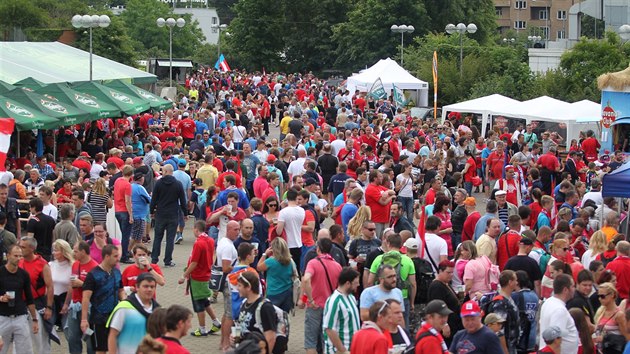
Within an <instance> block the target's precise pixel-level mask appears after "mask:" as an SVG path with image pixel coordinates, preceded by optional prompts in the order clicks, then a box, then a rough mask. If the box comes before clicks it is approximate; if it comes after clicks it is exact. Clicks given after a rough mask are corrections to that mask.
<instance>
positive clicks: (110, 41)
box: [74, 14, 138, 67]
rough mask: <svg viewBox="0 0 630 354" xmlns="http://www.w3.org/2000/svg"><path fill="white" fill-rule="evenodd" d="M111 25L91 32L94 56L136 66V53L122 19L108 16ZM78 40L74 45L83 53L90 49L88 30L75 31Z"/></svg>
mask: <svg viewBox="0 0 630 354" xmlns="http://www.w3.org/2000/svg"><path fill="white" fill-rule="evenodd" d="M109 16H110V18H111V20H112V23H111V24H110V25H109V27H107V28H95V29H93V30H92V51H93V53H94V54H96V55H100V56H102V57H105V58H108V59H111V60H114V61H117V62H120V63H123V64H125V65H129V66H133V67H135V66H136V60H137V59H138V57H137V53H136V51H135V49H134V47H133V45H132V43H133V41H132V40H131V38H129V36H128V35H127V31H126V28H125V25H124V22H123V21H122V19H121V18H120V17H118V16H112V15H111V14H109ZM76 31H77V34H78V38H77V41H76V42H75V43H74V45H75V46H76V47H77V48H80V49H83V50H85V51H87V50H89V49H90V34H89V29H86V28H81V29H77V30H76Z"/></svg>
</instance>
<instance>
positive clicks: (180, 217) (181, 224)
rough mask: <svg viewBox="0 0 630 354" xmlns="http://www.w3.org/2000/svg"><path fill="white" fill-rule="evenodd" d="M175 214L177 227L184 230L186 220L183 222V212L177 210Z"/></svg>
mask: <svg viewBox="0 0 630 354" xmlns="http://www.w3.org/2000/svg"><path fill="white" fill-rule="evenodd" d="M178 210H179V212H178V213H177V226H179V227H181V228H184V227H186V220H184V212H183V211H182V210H181V209H178Z"/></svg>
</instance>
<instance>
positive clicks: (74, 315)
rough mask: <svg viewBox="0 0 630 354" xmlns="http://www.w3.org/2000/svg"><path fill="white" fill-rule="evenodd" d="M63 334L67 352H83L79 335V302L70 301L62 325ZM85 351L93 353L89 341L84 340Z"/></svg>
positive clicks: (72, 353) (80, 335)
mask: <svg viewBox="0 0 630 354" xmlns="http://www.w3.org/2000/svg"><path fill="white" fill-rule="evenodd" d="M63 334H64V335H65V337H66V340H67V341H68V352H69V353H70V354H81V353H83V343H82V341H81V337H82V336H83V332H81V303H76V302H72V303H70V307H69V308H68V314H67V315H66V322H65V324H64V326H63ZM86 343H87V344H86V347H87V352H88V353H90V354H91V353H94V350H92V348H91V345H90V343H91V341H87V342H86Z"/></svg>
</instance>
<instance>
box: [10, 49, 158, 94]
mask: <svg viewBox="0 0 630 354" xmlns="http://www.w3.org/2000/svg"><path fill="white" fill-rule="evenodd" d="M0 53H2V55H0V67H1V68H2V70H0V80H3V81H6V82H8V83H14V82H17V81H20V80H23V79H25V78H28V77H32V78H33V79H36V80H39V81H41V82H43V83H47V84H49V83H58V82H81V81H88V80H89V77H90V72H89V67H90V64H89V60H90V59H89V58H90V53H89V52H86V51H83V50H80V49H77V48H74V47H71V46H68V45H65V44H63V43H59V42H46V43H43V42H0ZM92 63H93V70H92V73H93V74H92V78H93V80H97V81H101V80H114V79H132V80H133V82H134V83H136V84H138V83H140V84H144V83H153V82H155V81H157V77H156V76H155V75H153V74H150V73H147V72H145V71H142V70H138V69H136V68H133V67H130V66H127V65H124V64H121V63H118V62H115V61H113V60H109V59H106V58H103V57H100V56H98V55H93V56H92Z"/></svg>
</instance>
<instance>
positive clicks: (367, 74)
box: [346, 58, 429, 107]
mask: <svg viewBox="0 0 630 354" xmlns="http://www.w3.org/2000/svg"><path fill="white" fill-rule="evenodd" d="M378 78H380V79H381V81H382V82H383V87H384V88H385V91H386V92H388V93H390V94H391V92H392V89H393V85H396V87H398V88H400V89H402V90H414V91H416V94H415V95H413V96H412V98H413V99H414V100H415V102H416V106H419V107H425V106H428V105H429V84H428V83H427V82H425V81H422V80H420V79H417V78H416V77H414V76H413V75H411V74H410V73H409V72H408V71H407V70H405V69H404V68H403V67H401V66H400V65H398V63H396V62H395V61H394V60H392V59H390V58H387V59H381V60H379V61H378V62H377V63H376V64H374V65H372V66H371V67H370V68H367V69H365V70H362V71H361V72H360V73H358V74H354V75H352V76H350V77H349V78H348V80H347V84H346V88H347V89H348V91H350V92H351V93H354V91H355V90H359V91H364V92H367V91H369V90H370V88H371V87H372V84H374V82H375V81H376V80H377V79H378Z"/></svg>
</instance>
